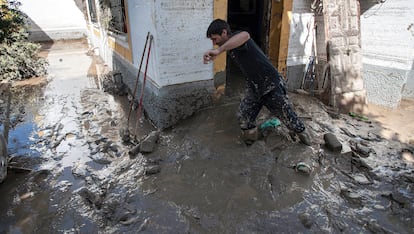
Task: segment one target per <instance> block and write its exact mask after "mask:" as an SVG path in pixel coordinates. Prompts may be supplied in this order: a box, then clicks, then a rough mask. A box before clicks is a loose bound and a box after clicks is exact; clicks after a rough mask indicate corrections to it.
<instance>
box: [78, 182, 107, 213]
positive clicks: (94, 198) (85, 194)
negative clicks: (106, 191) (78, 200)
mask: <svg viewBox="0 0 414 234" xmlns="http://www.w3.org/2000/svg"><path fill="white" fill-rule="evenodd" d="M76 192H77V193H78V194H79V195H80V196H81V197H82V198H83V199H85V201H87V202H88V203H89V204H91V205H95V206H96V207H97V208H100V207H101V205H102V199H101V197H100V196H99V195H98V194H95V193H93V192H92V191H90V190H89V189H87V188H85V187H83V188H80V189H79V190H77V191H76Z"/></svg>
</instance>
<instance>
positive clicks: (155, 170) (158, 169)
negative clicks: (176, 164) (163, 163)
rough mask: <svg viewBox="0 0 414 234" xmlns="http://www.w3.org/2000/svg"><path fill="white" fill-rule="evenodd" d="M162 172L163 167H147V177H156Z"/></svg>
mask: <svg viewBox="0 0 414 234" xmlns="http://www.w3.org/2000/svg"><path fill="white" fill-rule="evenodd" d="M160 172H161V167H160V166H158V165H151V166H147V167H145V175H155V174H158V173H160Z"/></svg>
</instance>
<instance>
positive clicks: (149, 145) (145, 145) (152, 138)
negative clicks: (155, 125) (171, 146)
mask: <svg viewBox="0 0 414 234" xmlns="http://www.w3.org/2000/svg"><path fill="white" fill-rule="evenodd" d="M159 136H160V133H159V132H158V131H153V132H151V133H150V134H148V135H147V136H146V137H145V138H144V140H142V142H141V143H140V150H139V151H140V152H141V153H151V152H153V151H154V149H155V146H156V144H157V142H158V138H159Z"/></svg>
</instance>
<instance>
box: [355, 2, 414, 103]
mask: <svg viewBox="0 0 414 234" xmlns="http://www.w3.org/2000/svg"><path fill="white" fill-rule="evenodd" d="M361 4H362V3H361ZM361 42H362V52H363V57H362V63H363V76H364V80H365V84H366V86H367V91H368V93H367V94H368V100H369V101H370V102H374V103H377V104H380V105H385V106H390V107H395V106H396V105H398V103H399V101H400V99H401V98H402V97H403V94H405V95H406V96H411V97H414V81H413V80H412V79H414V76H413V74H414V72H413V67H414V65H413V62H414V1H413V0H392V1H391V0H386V1H383V3H377V4H372V6H371V7H370V8H369V9H368V10H366V11H365V12H364V13H363V14H362V15H361ZM378 67H383V68H385V69H384V70H379V69H377V68H378Z"/></svg>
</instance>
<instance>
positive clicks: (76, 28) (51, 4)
mask: <svg viewBox="0 0 414 234" xmlns="http://www.w3.org/2000/svg"><path fill="white" fill-rule="evenodd" d="M20 2H21V3H22V6H21V10H22V11H23V12H24V13H26V14H27V15H28V16H29V18H30V22H31V23H30V25H29V26H30V27H29V31H30V32H31V34H32V38H31V39H33V40H47V39H54V40H59V39H74V38H80V37H83V36H84V35H85V34H86V23H85V18H84V15H83V13H82V12H81V10H80V9H79V8H78V7H77V6H76V4H75V2H74V0H58V1H57V0H36V1H34V0H20ZM47 37H48V38H47Z"/></svg>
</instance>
